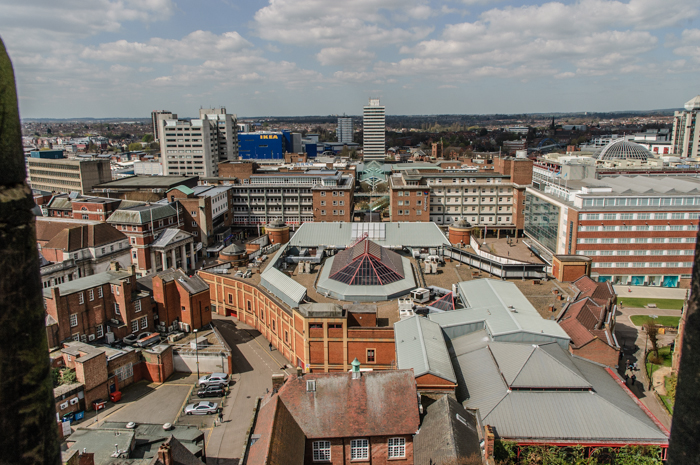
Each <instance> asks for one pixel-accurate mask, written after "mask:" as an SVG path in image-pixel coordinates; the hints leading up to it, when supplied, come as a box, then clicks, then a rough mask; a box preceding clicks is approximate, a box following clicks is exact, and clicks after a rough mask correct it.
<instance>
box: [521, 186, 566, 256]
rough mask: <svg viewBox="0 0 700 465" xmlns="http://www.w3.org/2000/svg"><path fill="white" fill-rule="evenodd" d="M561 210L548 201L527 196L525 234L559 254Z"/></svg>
mask: <svg viewBox="0 0 700 465" xmlns="http://www.w3.org/2000/svg"><path fill="white" fill-rule="evenodd" d="M559 212H560V209H559V207H557V206H556V205H553V204H551V203H549V202H547V201H546V200H542V199H541V198H539V197H537V196H534V195H531V194H527V195H526V196H525V234H527V235H528V236H530V237H531V238H533V239H534V240H536V241H538V242H539V243H540V244H542V245H543V246H545V247H546V248H547V249H548V250H549V251H550V252H552V253H554V254H555V253H557V234H558V233H559Z"/></svg>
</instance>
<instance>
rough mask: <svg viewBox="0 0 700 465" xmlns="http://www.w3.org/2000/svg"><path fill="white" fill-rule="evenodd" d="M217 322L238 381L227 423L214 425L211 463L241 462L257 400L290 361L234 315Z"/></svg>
mask: <svg viewBox="0 0 700 465" xmlns="http://www.w3.org/2000/svg"><path fill="white" fill-rule="evenodd" d="M215 324H216V325H217V328H218V329H219V331H220V332H221V335H222V336H223V337H224V339H225V340H226V342H227V343H228V344H229V346H230V347H231V348H232V349H233V354H232V358H233V371H234V375H233V379H234V380H235V381H236V383H235V384H234V386H233V387H232V389H231V393H230V394H229V399H230V400H229V402H228V403H227V405H226V407H224V423H223V424H222V425H220V426H217V427H215V428H214V429H213V430H212V432H211V437H210V438H209V439H208V443H207V464H208V465H233V464H237V463H238V458H240V456H241V453H242V451H243V442H244V439H245V434H246V431H247V430H248V427H249V426H250V420H251V419H252V416H253V409H254V406H255V399H256V398H257V397H261V396H263V395H264V394H265V393H266V391H267V390H268V389H269V388H270V387H271V386H272V375H273V373H283V370H282V368H281V367H282V366H284V365H285V364H287V363H288V362H287V360H286V359H284V357H282V356H281V355H280V354H279V353H278V352H277V351H272V352H271V351H270V350H269V348H268V347H269V346H268V342H267V340H266V339H265V338H264V337H263V336H262V335H260V334H259V333H258V332H257V331H256V330H254V329H253V328H250V327H249V326H247V325H245V324H243V323H240V322H238V321H236V320H234V319H233V318H216V321H215Z"/></svg>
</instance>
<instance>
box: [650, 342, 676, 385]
mask: <svg viewBox="0 0 700 465" xmlns="http://www.w3.org/2000/svg"><path fill="white" fill-rule="evenodd" d="M654 356H655V354H654V352H652V351H651V349H650V350H649V355H647V364H646V365H647V373H648V374H649V378H650V379H651V376H652V375H653V374H654V372H655V371H656V370H658V369H659V367H662V366H665V367H670V366H671V362H672V361H673V354H672V353H671V347H669V346H666V347H659V357H660V358H661V364H660V365H657V364H655V363H651V362H650V359H651V358H652V357H654Z"/></svg>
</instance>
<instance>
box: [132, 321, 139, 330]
mask: <svg viewBox="0 0 700 465" xmlns="http://www.w3.org/2000/svg"><path fill="white" fill-rule="evenodd" d="M138 330H139V320H131V332H132V333H135V332H137V331H138Z"/></svg>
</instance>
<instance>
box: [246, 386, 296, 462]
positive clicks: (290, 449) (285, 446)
mask: <svg viewBox="0 0 700 465" xmlns="http://www.w3.org/2000/svg"><path fill="white" fill-rule="evenodd" d="M263 402H266V403H264V405H263V406H262V407H261V408H260V412H259V413H258V418H257V420H256V422H255V430H254V434H256V435H260V438H259V439H258V440H257V441H256V442H255V444H253V445H251V446H250V450H249V453H248V460H247V462H246V463H248V464H249V465H263V464H274V463H285V464H291V465H293V464H299V465H301V464H303V463H304V450H305V445H306V438H305V437H304V432H303V431H302V430H301V428H299V425H298V424H297V423H296V421H294V418H293V417H292V415H291V414H290V413H289V410H287V407H286V406H285V405H284V402H282V401H280V400H279V396H277V395H272V397H267V398H265V399H263Z"/></svg>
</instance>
